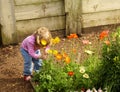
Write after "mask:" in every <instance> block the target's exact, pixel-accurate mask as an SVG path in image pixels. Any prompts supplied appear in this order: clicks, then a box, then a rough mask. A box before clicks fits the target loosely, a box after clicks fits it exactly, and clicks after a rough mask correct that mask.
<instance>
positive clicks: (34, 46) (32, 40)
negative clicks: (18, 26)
mask: <svg viewBox="0 0 120 92" xmlns="http://www.w3.org/2000/svg"><path fill="white" fill-rule="evenodd" d="M51 39H52V35H51V33H50V31H49V30H48V29H47V28H45V27H41V28H39V29H38V30H37V31H35V32H34V33H33V34H32V35H30V36H28V37H26V38H25V39H24V40H23V42H22V44H21V48H20V51H21V54H22V56H23V59H24V71H23V74H24V80H25V81H29V80H30V79H31V75H32V70H33V69H34V71H36V72H37V71H39V70H40V68H41V66H42V60H43V59H46V58H47V54H46V53H45V48H46V47H47V46H50V44H51ZM42 48H43V49H44V51H43V53H41V52H40V49H42ZM33 65H34V66H33Z"/></svg>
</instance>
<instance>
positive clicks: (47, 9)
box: [15, 0, 65, 20]
mask: <svg viewBox="0 0 120 92" xmlns="http://www.w3.org/2000/svg"><path fill="white" fill-rule="evenodd" d="M43 1H44V0H43ZM58 15H65V11H64V3H63V1H58V2H51V3H42V4H38V5H23V6H16V7H15V16H16V20H25V19H34V18H42V17H50V16H58Z"/></svg>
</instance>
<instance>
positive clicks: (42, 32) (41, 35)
mask: <svg viewBox="0 0 120 92" xmlns="http://www.w3.org/2000/svg"><path fill="white" fill-rule="evenodd" d="M34 35H35V43H36V45H39V46H42V47H43V45H42V44H41V40H45V41H46V46H47V45H51V39H52V35H51V33H50V31H49V30H48V29H47V28H46V27H40V28H38V30H37V31H35V32H34Z"/></svg>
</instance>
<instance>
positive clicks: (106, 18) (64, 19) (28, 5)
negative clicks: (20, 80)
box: [0, 0, 120, 45]
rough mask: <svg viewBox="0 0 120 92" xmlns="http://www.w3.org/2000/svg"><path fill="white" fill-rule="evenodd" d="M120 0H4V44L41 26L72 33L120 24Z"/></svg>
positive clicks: (0, 18) (0, 11) (0, 10)
mask: <svg viewBox="0 0 120 92" xmlns="http://www.w3.org/2000/svg"><path fill="white" fill-rule="evenodd" d="M119 3H120V0H115V1H113V0H0V25H1V31H0V32H1V33H0V34H1V35H0V38H1V39H2V44H4V45H8V44H13V43H18V42H21V41H22V40H23V39H24V38H25V37H26V36H27V35H29V34H31V33H33V31H34V30H36V29H37V28H38V27H41V26H45V27H47V28H49V29H50V30H51V32H57V33H62V34H63V35H69V34H70V33H77V34H79V35H80V34H81V29H82V28H88V27H95V26H101V25H108V24H116V23H119V21H120V5H119Z"/></svg>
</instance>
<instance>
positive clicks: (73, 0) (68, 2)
mask: <svg viewBox="0 0 120 92" xmlns="http://www.w3.org/2000/svg"><path fill="white" fill-rule="evenodd" d="M81 4H82V3H81V0H65V12H66V35H69V34H71V33H76V34H79V35H81V21H80V18H81V7H82V6H81ZM78 11H79V12H78Z"/></svg>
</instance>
